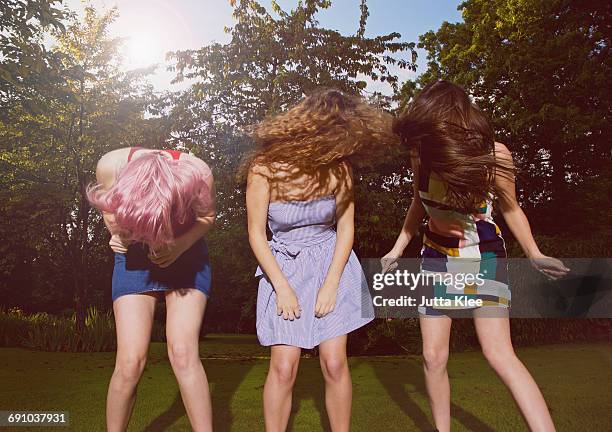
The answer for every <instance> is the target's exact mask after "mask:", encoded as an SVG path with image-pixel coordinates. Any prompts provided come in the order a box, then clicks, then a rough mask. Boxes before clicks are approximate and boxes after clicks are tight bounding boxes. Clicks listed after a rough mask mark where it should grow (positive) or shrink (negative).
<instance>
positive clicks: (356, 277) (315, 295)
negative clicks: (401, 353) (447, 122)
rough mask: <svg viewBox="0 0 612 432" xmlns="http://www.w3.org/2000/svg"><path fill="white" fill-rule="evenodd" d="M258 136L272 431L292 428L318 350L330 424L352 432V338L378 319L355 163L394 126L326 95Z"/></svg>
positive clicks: (255, 164)
mask: <svg viewBox="0 0 612 432" xmlns="http://www.w3.org/2000/svg"><path fill="white" fill-rule="evenodd" d="M250 134H251V136H252V137H253V138H254V140H255V142H256V144H257V149H256V151H255V154H254V155H253V156H252V158H251V159H249V160H248V161H247V163H246V164H245V169H246V170H248V180H247V193H246V201H247V212H248V227H249V241H250V244H251V248H252V249H253V253H254V254H255V257H256V258H257V260H258V261H259V268H258V270H257V273H256V275H257V276H258V277H259V278H260V279H259V290H258V297H257V336H258V338H259V341H260V342H261V344H262V345H265V346H271V347H272V348H271V359H270V370H269V372H268V376H267V378H266V383H265V387H264V417H265V425H266V430H267V431H283V430H285V429H286V427H287V422H288V420H289V414H290V411H291V394H292V389H293V384H294V382H295V377H296V373H297V368H298V362H299V359H300V353H301V349H302V348H306V349H310V348H313V347H315V346H319V358H320V364H321V369H322V372H323V376H324V379H325V388H326V396H325V403H326V408H327V413H328V416H329V421H330V425H331V427H332V430H334V431H348V430H349V425H350V413H351V398H352V396H351V395H352V385H351V378H350V374H349V369H348V362H347V356H346V340H347V334H348V333H350V332H351V331H353V330H355V329H357V328H359V327H361V326H363V325H365V324H367V323H368V322H369V321H371V320H372V319H373V318H374V316H373V308H372V302H371V298H370V296H369V292H368V287H367V283H366V281H365V276H364V274H363V271H362V269H361V266H360V264H359V261H358V260H357V257H356V256H355V254H354V252H353V251H352V246H353V235H354V220H353V219H354V203H353V180H352V174H351V164H352V163H354V162H359V161H360V160H363V159H364V156H365V157H366V158H369V157H373V156H374V154H375V153H378V150H379V149H380V148H383V147H384V146H385V145H386V144H388V143H390V142H392V141H395V140H396V138H394V136H393V133H392V131H391V118H390V116H389V115H387V114H384V113H383V112H381V111H379V110H377V109H375V108H374V107H371V106H369V105H367V104H365V103H364V102H362V101H361V100H360V99H359V98H358V97H356V96H350V95H346V94H344V93H342V92H340V91H337V90H323V91H317V92H315V93H314V94H311V95H309V96H307V97H305V98H304V99H303V100H302V101H301V102H299V103H298V104H297V105H296V106H294V107H293V108H291V109H289V110H288V111H286V112H284V113H282V114H279V115H277V116H274V117H271V118H269V119H267V120H265V121H263V122H262V123H260V124H257V125H255V126H253V127H252V128H250ZM266 223H268V226H269V228H270V231H271V232H272V239H271V241H269V242H268V240H267V236H266Z"/></svg>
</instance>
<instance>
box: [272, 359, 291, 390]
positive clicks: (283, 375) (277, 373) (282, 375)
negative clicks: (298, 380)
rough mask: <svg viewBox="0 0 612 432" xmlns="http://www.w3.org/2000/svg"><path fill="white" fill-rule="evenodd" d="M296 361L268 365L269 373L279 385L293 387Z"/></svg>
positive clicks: (285, 360)
mask: <svg viewBox="0 0 612 432" xmlns="http://www.w3.org/2000/svg"><path fill="white" fill-rule="evenodd" d="M297 368H298V361H297V360H293V359H282V360H278V359H276V360H275V361H273V362H271V363H270V373H271V374H272V376H273V377H274V378H275V379H276V380H277V381H278V382H280V383H281V384H285V385H293V383H294V382H295V377H296V375H297Z"/></svg>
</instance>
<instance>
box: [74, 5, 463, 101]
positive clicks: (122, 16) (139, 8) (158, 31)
mask: <svg viewBox="0 0 612 432" xmlns="http://www.w3.org/2000/svg"><path fill="white" fill-rule="evenodd" d="M260 2H261V4H262V5H264V6H265V7H266V8H268V9H269V5H270V1H269V0H260ZM460 2H461V0H369V1H368V7H369V11H370V16H369V18H368V23H367V26H366V35H367V36H378V35H382V34H388V33H391V32H398V33H400V34H401V35H402V37H401V39H400V40H401V41H405V42H418V36H419V35H420V34H423V33H425V32H427V31H428V30H436V29H438V27H439V26H440V24H442V22H444V21H449V22H457V21H460V20H461V13H460V12H459V11H458V10H457V6H458V5H459V3H460ZM92 3H93V5H94V6H96V7H97V8H110V7H114V6H116V7H117V8H118V11H119V18H118V19H117V20H116V22H115V23H114V24H113V26H112V28H111V33H112V35H113V36H118V37H122V38H125V42H124V58H125V61H124V67H125V68H126V69H132V68H136V67H144V66H148V65H151V64H158V65H159V66H158V67H157V69H156V72H155V74H154V75H153V76H152V77H151V82H152V83H153V85H154V86H155V88H156V89H157V90H176V89H178V88H179V87H181V86H177V85H172V84H171V83H170V82H171V80H172V78H173V76H174V74H173V73H171V72H168V71H166V70H165V66H164V57H165V53H166V52H167V51H174V50H179V49H197V48H199V47H201V46H203V45H206V44H209V43H211V42H220V43H224V42H228V41H229V36H228V35H227V34H226V33H225V32H224V28H225V27H228V26H229V27H231V26H232V25H233V23H234V21H233V17H232V8H231V7H230V6H229V1H228V0H165V1H164V0H92ZM278 3H279V5H280V6H281V7H282V8H283V9H285V10H290V9H291V8H292V7H295V6H296V5H297V3H298V0H279V1H278ZM359 3H360V1H359V0H335V1H333V2H332V6H331V8H329V9H326V10H323V11H321V12H320V13H319V15H318V16H317V19H318V20H319V23H320V25H321V26H322V27H326V28H331V29H334V30H338V31H339V32H340V33H342V34H347V35H348V34H354V33H355V32H356V30H357V28H358V26H359V14H360V11H359ZM64 4H66V5H67V6H68V7H69V8H70V9H72V10H76V11H77V12H82V10H83V3H82V1H81V0H64ZM418 54H419V58H418V62H417V63H418V69H417V73H420V72H423V71H424V68H425V65H426V59H425V52H423V51H422V50H419V51H418ZM406 56H407V55H406ZM396 74H397V75H398V76H399V77H400V82H401V81H403V80H405V79H406V78H409V77H414V76H415V74H414V73H412V72H410V71H405V70H404V71H402V70H397V71H396ZM367 90H368V91H374V90H378V91H382V92H383V93H386V94H388V93H389V91H390V89H389V87H388V85H386V84H381V83H374V82H371V81H369V84H368V88H367Z"/></svg>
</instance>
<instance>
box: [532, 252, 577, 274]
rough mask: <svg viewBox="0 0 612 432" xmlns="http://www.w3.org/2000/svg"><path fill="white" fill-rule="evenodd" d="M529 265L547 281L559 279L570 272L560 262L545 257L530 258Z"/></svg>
mask: <svg viewBox="0 0 612 432" xmlns="http://www.w3.org/2000/svg"><path fill="white" fill-rule="evenodd" d="M531 265H532V266H533V267H534V268H535V269H536V270H538V271H539V272H542V273H543V274H544V275H546V277H548V278H549V279H559V278H560V277H563V276H565V275H566V274H567V272H569V271H570V269H569V268H567V267H566V266H565V264H563V262H562V261H561V260H559V259H557V258H552V257H548V256H546V255H539V256H537V257H534V258H531Z"/></svg>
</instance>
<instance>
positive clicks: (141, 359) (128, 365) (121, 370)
mask: <svg viewBox="0 0 612 432" xmlns="http://www.w3.org/2000/svg"><path fill="white" fill-rule="evenodd" d="M146 363H147V355H146V354H144V353H143V354H136V353H130V354H126V355H118V356H117V361H116V363H115V375H116V376H118V377H119V378H120V379H121V381H122V382H125V383H128V384H135V383H137V382H138V380H139V379H140V377H141V375H142V372H143V371H144V368H145V364H146Z"/></svg>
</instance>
